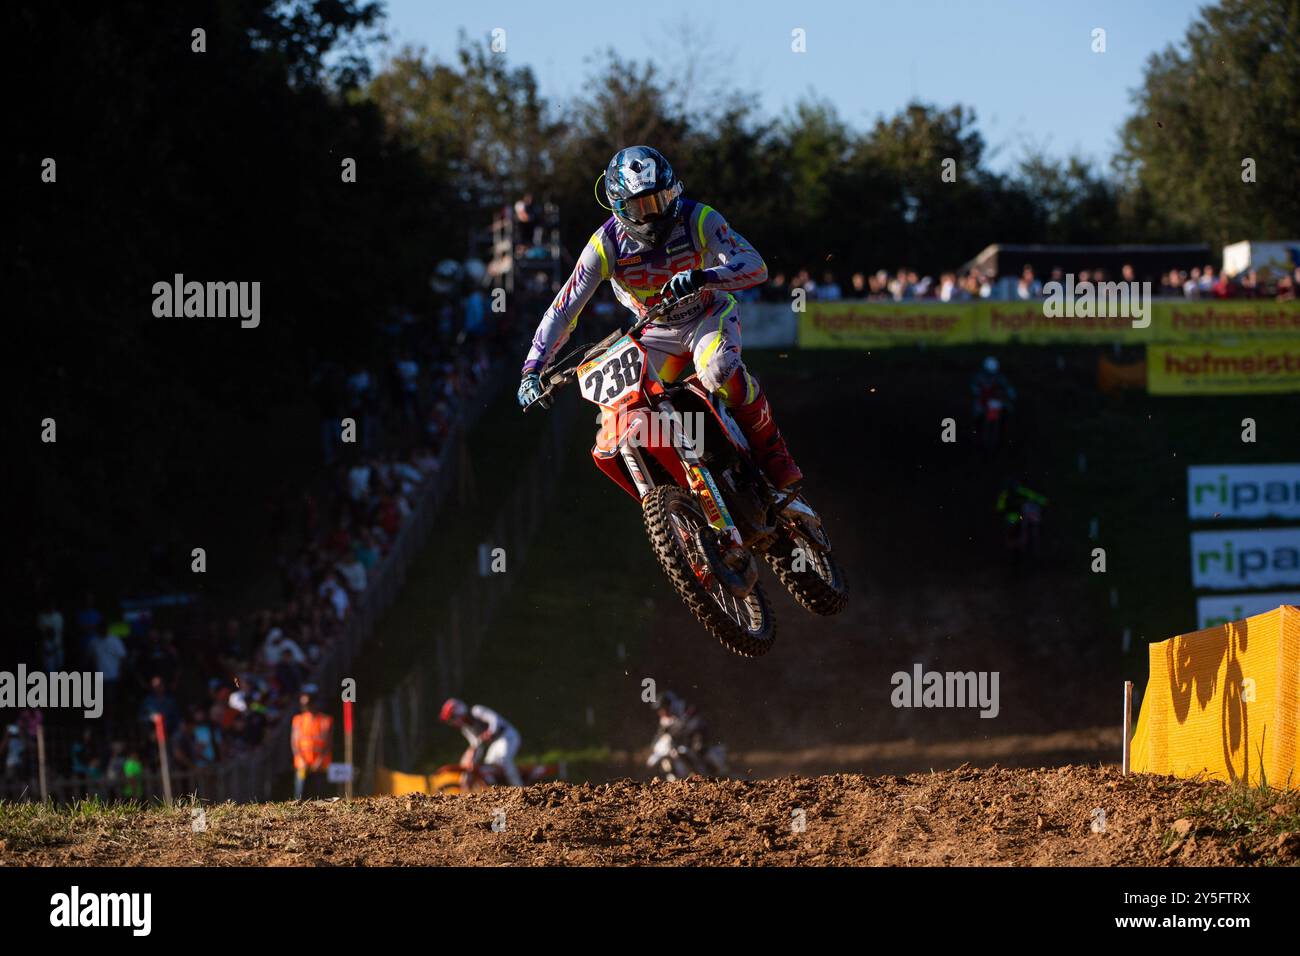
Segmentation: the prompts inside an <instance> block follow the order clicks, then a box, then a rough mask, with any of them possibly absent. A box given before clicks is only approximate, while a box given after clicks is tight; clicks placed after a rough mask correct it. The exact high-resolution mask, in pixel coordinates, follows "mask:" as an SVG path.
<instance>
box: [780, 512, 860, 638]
mask: <svg viewBox="0 0 1300 956" xmlns="http://www.w3.org/2000/svg"><path fill="white" fill-rule="evenodd" d="M766 556H767V563H768V564H769V565H771V567H772V570H773V571H775V572H776V576H777V577H778V578H779V579H780V581H781V584H782V585H784V587H785V589H786V590H787V591H789V592H790V596H791V597H792V598H794V599H795V600H796V601H798V602H799V603H800V605H802V606H803V607H804V608H805V609H806V610H809V611H812V612H813V613H814V614H820V615H822V616H823V617H830V616H831V615H832V614H839V613H840V611H843V610H844V608H845V607H847V606H848V603H849V582H848V580H847V579H846V578H845V576H844V570H843V569H842V568H841V567H840V566H839V563H838V562H837V561H836V560H835V555H834V554H833V553H832V552H831V551H830V539H829V538H827V537H826V532H825V531H824V530H822V529H820V528H818V529H816V530H815V532H811V531H806V530H804V529H802V528H800V529H799V530H795V529H791V528H788V527H787V528H786V529H785V530H783V531H782V533H781V537H780V538H778V539H777V540H776V542H775V543H774V544H773V545H772V547H771V548H769V549H768V551H767V555H766Z"/></svg>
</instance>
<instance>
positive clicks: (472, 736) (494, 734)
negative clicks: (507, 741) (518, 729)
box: [460, 704, 515, 747]
mask: <svg viewBox="0 0 1300 956" xmlns="http://www.w3.org/2000/svg"><path fill="white" fill-rule="evenodd" d="M514 729H515V728H514V727H513V726H512V725H511V723H510V722H509V721H508V720H506V719H505V718H504V717H502V716H501V715H500V714H498V713H497V712H496V711H495V710H493V709H492V708H491V707H484V706H483V705H482V704H475V705H474V706H473V707H471V708H470V709H469V719H468V720H466V721H465V723H464V725H463V726H462V727H461V728H460V732H461V733H462V734H464V735H465V739H466V740H468V741H469V744H470V746H471V747H477V746H478V745H479V744H481V743H482V742H483V738H484V737H491V738H492V739H493V740H498V739H500V738H501V737H503V736H505V735H506V734H507V733H510V732H511V731H514Z"/></svg>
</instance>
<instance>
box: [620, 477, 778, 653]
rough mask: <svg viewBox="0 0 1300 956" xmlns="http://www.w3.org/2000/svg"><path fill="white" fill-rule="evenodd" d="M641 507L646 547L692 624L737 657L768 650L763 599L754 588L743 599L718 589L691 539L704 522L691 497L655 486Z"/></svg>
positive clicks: (768, 619)
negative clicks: (705, 630) (696, 624)
mask: <svg viewBox="0 0 1300 956" xmlns="http://www.w3.org/2000/svg"><path fill="white" fill-rule="evenodd" d="M641 508H642V511H643V513H644V515H645V526H646V534H647V535H648V536H649V538H650V547H651V548H652V549H653V550H654V553H655V557H656V558H658V559H659V564H660V565H661V566H662V567H663V569H664V572H665V573H666V574H667V575H668V580H669V581H671V582H672V585H673V588H674V589H675V590H676V591H677V594H678V596H679V597H680V598H681V599H682V601H683V602H684V603H685V604H686V606H687V607H688V608H690V611H691V613H692V614H694V615H695V618H696V620H698V621H699V622H700V623H701V624H703V625H704V626H705V627H706V628H707V629H708V631H709V633H711V634H712V635H713V636H714V637H716V638H717V639H718V640H719V641H721V642H722V644H723V646H724V647H726V648H727V649H728V650H730V651H733V652H735V653H737V654H739V655H741V656H742V657H760V656H762V655H763V654H766V653H767V652H768V651H769V650H771V649H772V644H773V643H774V642H775V640H776V632H775V627H774V622H773V619H772V607H771V605H770V604H769V603H768V601H767V596H766V595H764V594H763V589H762V587H761V586H760V585H758V584H755V585H754V588H753V590H751V591H750V592H749V594H748V595H747V596H745V597H743V598H738V597H735V596H734V595H732V594H731V593H730V592H729V591H728V590H727V589H726V588H725V587H723V586H722V583H721V582H720V581H719V580H718V579H717V576H716V575H715V574H714V573H713V571H712V569H711V566H710V564H709V560H708V557H707V555H706V554H705V552H704V550H703V548H701V547H700V545H699V542H698V540H697V534H698V532H699V531H700V529H702V528H705V529H707V528H708V522H707V521H706V520H705V519H704V515H703V513H702V512H701V511H700V509H699V506H698V505H697V504H696V503H695V499H694V498H692V497H691V496H690V495H689V494H687V493H686V492H685V491H683V490H682V489H681V488H678V487H677V486H676V485H658V486H656V487H655V488H653V489H652V490H651V491H650V493H649V494H648V495H646V496H645V499H644V500H643V501H642V502H641Z"/></svg>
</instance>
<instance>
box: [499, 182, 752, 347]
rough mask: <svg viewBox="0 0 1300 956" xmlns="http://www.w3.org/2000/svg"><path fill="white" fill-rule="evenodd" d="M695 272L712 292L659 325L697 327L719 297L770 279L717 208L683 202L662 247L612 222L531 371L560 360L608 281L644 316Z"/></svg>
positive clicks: (555, 310)
mask: <svg viewBox="0 0 1300 956" xmlns="http://www.w3.org/2000/svg"><path fill="white" fill-rule="evenodd" d="M692 269H703V270H704V271H705V281H706V282H707V283H708V289H707V290H706V291H705V292H704V294H703V295H701V296H700V297H699V298H697V299H694V300H692V301H691V302H688V303H685V304H683V305H681V306H675V307H673V308H670V309H669V310H668V311H667V312H666V313H665V314H664V315H663V316H662V317H661V318H659V319H658V320H657V322H656V323H655V324H657V325H667V326H674V325H682V324H685V323H687V322H691V321H694V320H695V319H698V318H699V317H700V316H702V315H704V314H705V313H706V312H707V311H708V310H709V309H710V308H712V307H713V305H714V304H715V303H716V302H717V297H718V295H720V294H721V295H726V296H727V298H728V299H730V298H731V296H730V295H727V292H728V290H731V289H747V288H749V287H750V286H754V285H758V284H759V283H760V282H763V281H764V280H765V279H767V265H766V264H765V263H764V262H763V257H762V256H760V255H759V254H758V252H757V250H755V249H754V247H753V246H751V245H750V244H749V243H748V242H747V241H746V240H745V238H744V237H743V236H741V235H740V233H738V232H736V231H735V230H734V229H732V228H731V227H730V226H729V225H728V224H727V220H726V219H724V218H723V217H722V214H721V213H719V212H718V211H717V210H716V209H714V208H713V207H712V206H706V205H705V204H704V203H699V202H695V201H694V200H691V199H683V200H682V203H681V210H680V212H679V213H678V215H677V223H676V224H675V225H674V226H673V229H672V231H671V232H670V233H669V234H668V237H667V238H666V239H664V241H663V242H661V243H660V244H659V245H657V246H647V245H644V244H642V243H641V242H640V241H639V240H637V239H636V238H634V237H633V236H631V235H629V234H628V233H627V231H626V230H624V229H623V227H622V226H621V225H620V224H619V222H618V219H617V218H616V217H614V216H610V217H609V218H608V219H607V220H605V222H604V224H603V225H602V226H601V227H600V228H599V229H597V230H596V231H595V232H594V233H593V234H592V236H591V239H590V240H588V242H587V245H586V247H585V248H584V249H583V250H582V255H580V256H579V257H578V262H577V264H576V265H575V266H574V267H573V273H572V274H571V275H570V276H569V280H568V281H567V282H566V283H565V284H564V287H563V288H562V289H560V291H559V293H558V294H557V295H556V296H555V301H553V302H552V303H551V307H550V308H549V309H547V310H546V314H545V315H544V316H542V321H541V323H540V324H539V325H538V326H537V332H536V333H535V334H534V335H533V343H532V346H531V348H529V350H528V359H527V360H526V361H525V362H524V372H535V371H537V370H538V369H541V368H543V367H544V366H545V365H546V364H547V363H548V362H550V361H551V360H552V359H553V358H555V353H556V352H557V351H558V350H559V349H560V348H561V346H563V345H564V343H565V342H566V341H567V340H568V338H569V335H570V334H571V333H572V332H573V329H574V327H575V326H577V324H578V316H579V315H580V314H581V312H582V309H583V307H584V306H586V304H587V303H588V302H589V301H591V297H592V296H593V295H594V294H595V292H596V289H597V288H598V287H599V286H600V283H601V282H602V281H603V280H605V279H608V280H609V281H610V284H611V285H612V286H613V287H614V295H615V297H617V299H618V301H619V302H621V303H623V305H625V306H627V308H629V309H631V310H632V312H634V313H635V314H636V315H637V316H638V317H640V316H643V315H645V314H646V312H648V311H649V310H650V309H652V308H653V307H654V306H655V305H657V304H658V303H659V299H660V290H661V289H662V288H663V287H664V285H665V284H666V283H667V282H668V280H669V279H671V278H672V277H673V276H674V275H676V274H677V273H678V272H684V271H688V270H692Z"/></svg>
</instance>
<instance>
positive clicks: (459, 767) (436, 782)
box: [429, 747, 564, 793]
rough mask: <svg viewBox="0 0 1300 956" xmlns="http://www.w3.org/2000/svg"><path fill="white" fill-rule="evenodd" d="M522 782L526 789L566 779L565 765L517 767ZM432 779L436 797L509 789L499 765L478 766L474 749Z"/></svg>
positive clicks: (431, 782) (481, 764) (445, 767)
mask: <svg viewBox="0 0 1300 956" xmlns="http://www.w3.org/2000/svg"><path fill="white" fill-rule="evenodd" d="M515 769H517V770H518V771H519V779H520V780H522V781H523V784H524V786H525V787H526V786H528V785H529V784H533V783H540V782H541V781H543V780H546V779H547V778H552V777H553V778H555V779H557V780H558V779H563V777H564V765H563V764H559V763H538V764H528V763H521V764H516V765H515ZM429 776H430V784H431V786H432V789H433V791H434V792H435V793H474V792H476V791H479V790H486V789H488V788H489V787H504V786H508V784H507V782H506V778H505V774H504V773H503V772H502V770H501V768H500V767H498V766H497V765H496V764H485V763H478V761H477V756H476V750H475V748H473V747H471V748H469V749H468V750H466V751H465V753H464V754H463V755H462V756H461V758H460V763H449V764H443V765H442V766H441V767H439V768H438V769H437V770H435V771H434V772H433V773H432V774H430V775H429Z"/></svg>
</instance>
